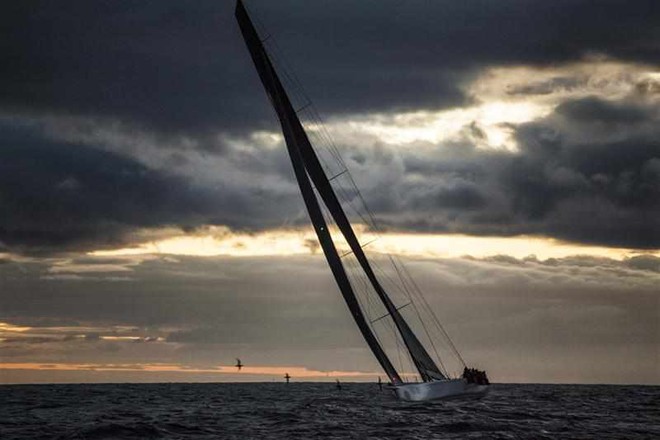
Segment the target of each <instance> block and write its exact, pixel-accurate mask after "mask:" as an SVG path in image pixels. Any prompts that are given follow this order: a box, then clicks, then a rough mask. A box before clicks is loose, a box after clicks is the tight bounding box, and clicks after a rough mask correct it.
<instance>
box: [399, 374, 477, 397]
mask: <svg viewBox="0 0 660 440" xmlns="http://www.w3.org/2000/svg"><path fill="white" fill-rule="evenodd" d="M393 388H394V393H395V394H396V396H397V397H398V398H399V399H401V400H405V401H408V402H423V401H427V400H436V399H455V398H479V397H483V396H484V395H486V393H488V388H489V386H488V385H476V384H468V383H467V382H466V381H465V380H463V379H448V380H437V381H433V382H421V383H406V384H402V385H395V386H394V387H393Z"/></svg>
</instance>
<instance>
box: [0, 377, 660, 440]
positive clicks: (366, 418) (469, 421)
mask: <svg viewBox="0 0 660 440" xmlns="http://www.w3.org/2000/svg"><path fill="white" fill-rule="evenodd" d="M251 438H254V439H316V438H323V439H367V438H369V439H393V438H396V439H398V438H401V439H464V438H480V439H501V438H502V439H503V438H507V439H508V438H511V439H556V438H575V439H587V438H589V439H660V387H650V386H612V385H494V386H493V387H492V390H491V392H490V394H489V395H488V396H487V397H485V398H483V399H481V400H478V401H447V402H437V403H424V404H411V403H404V402H399V401H397V400H395V398H394V397H393V396H392V395H390V393H389V392H387V391H383V392H380V391H378V387H377V386H376V385H375V384H363V383H360V384H358V383H345V384H343V388H342V389H341V390H337V389H336V388H335V385H334V384H332V383H300V384H293V383H292V384H290V385H288V386H287V385H286V384H283V383H281V384H280V383H240V384H238V383H237V384H183V383H174V384H93V385H87V384H80V385H6V386H0V439H2V440H9V439H30V440H36V439H251Z"/></svg>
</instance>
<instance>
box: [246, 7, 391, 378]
mask: <svg viewBox="0 0 660 440" xmlns="http://www.w3.org/2000/svg"><path fill="white" fill-rule="evenodd" d="M236 19H237V21H238V24H239V26H240V28H241V32H242V34H243V38H244V40H245V43H246V44H247V47H248V50H249V51H250V55H251V57H252V61H253V62H254V64H255V66H256V68H257V72H258V73H259V78H260V79H261V82H262V84H263V86H264V88H265V89H266V93H267V94H268V97H269V98H270V101H271V104H272V105H273V107H274V108H275V111H276V113H277V116H278V118H279V120H280V124H281V126H282V133H283V134H284V140H285V143H286V146H287V151H288V153H289V157H290V159H291V163H292V165H293V169H294V173H295V176H296V180H297V181H298V186H299V188H300V192H301V193H302V196H303V200H304V201H305V206H306V208H307V212H308V213H309V216H310V219H311V220H312V224H313V226H314V230H315V232H316V235H317V237H318V239H319V242H320V244H321V248H322V249H323V253H324V254H325V257H326V260H327V261H328V264H329V266H330V269H331V271H332V274H333V275H334V278H335V280H336V282H337V285H338V286H339V290H340V291H341V293H342V296H343V297H344V300H345V302H346V305H347V306H348V308H349V310H350V312H351V314H352V316H353V319H354V320H355V323H356V324H357V326H358V328H359V329H360V332H361V333H362V336H363V337H364V339H365V340H366V342H367V344H368V345H369V348H370V349H371V351H372V352H373V353H374V356H375V357H376V359H377V360H378V362H379V363H380V365H381V366H382V368H383V370H385V373H386V374H387V375H388V377H389V378H390V380H391V381H392V383H395V384H396V383H400V382H401V378H400V376H399V374H398V372H397V371H396V369H395V368H394V366H393V365H392V362H391V361H390V360H389V358H388V357H387V355H386V354H385V351H384V350H383V348H382V347H381V345H380V343H379V342H378V340H377V339H376V337H375V335H374V334H373V332H372V331H371V329H370V328H369V324H368V323H367V321H366V319H365V317H364V314H363V313H362V310H361V308H360V305H359V302H358V300H357V297H356V296H355V293H354V292H353V288H352V287H351V283H350V281H349V279H348V276H347V275H346V271H345V269H344V266H343V264H342V262H341V258H340V257H339V254H338V252H337V248H336V247H335V245H334V242H333V240H332V236H331V235H330V231H329V230H328V226H327V224H326V222H325V219H324V218H323V213H322V212H321V208H320V206H319V203H318V200H317V198H316V195H315V194H314V189H313V188H312V184H311V182H310V179H309V175H310V174H311V173H310V170H309V169H308V168H307V167H306V163H305V161H304V156H303V155H302V154H301V150H302V149H305V148H306V147H307V146H309V148H311V144H310V143H309V139H308V138H307V135H306V134H305V131H304V129H303V128H302V124H301V123H300V120H299V119H298V116H297V114H296V112H295V110H294V109H293V106H292V105H291V101H290V100H289V97H288V96H287V94H286V91H285V90H284V87H283V86H282V83H281V82H280V79H279V77H278V76H277V73H276V72H275V69H274V68H273V65H272V63H271V61H270V58H269V56H268V54H267V52H266V50H265V48H264V47H263V44H262V42H261V40H260V38H259V35H258V34H257V32H256V30H255V28H254V25H253V24H252V21H251V20H250V17H249V16H248V14H247V11H246V10H245V6H244V5H243V3H242V1H241V0H238V1H237V3H236Z"/></svg>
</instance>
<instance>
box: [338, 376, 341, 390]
mask: <svg viewBox="0 0 660 440" xmlns="http://www.w3.org/2000/svg"><path fill="white" fill-rule="evenodd" d="M337 389H338V390H341V383H339V379H337Z"/></svg>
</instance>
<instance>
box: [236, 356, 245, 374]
mask: <svg viewBox="0 0 660 440" xmlns="http://www.w3.org/2000/svg"><path fill="white" fill-rule="evenodd" d="M236 368H238V371H241V368H243V364H242V363H241V360H240V359H239V358H236Z"/></svg>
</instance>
